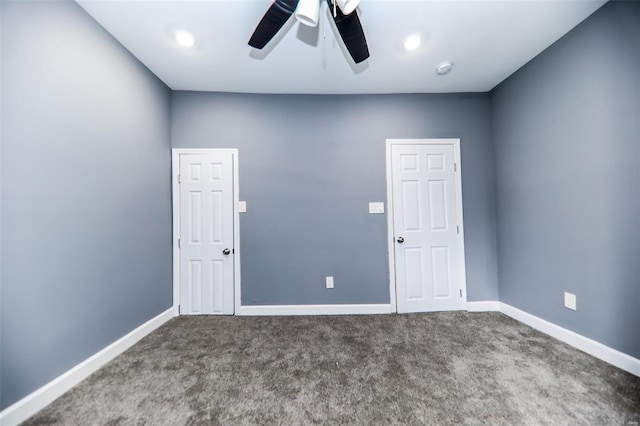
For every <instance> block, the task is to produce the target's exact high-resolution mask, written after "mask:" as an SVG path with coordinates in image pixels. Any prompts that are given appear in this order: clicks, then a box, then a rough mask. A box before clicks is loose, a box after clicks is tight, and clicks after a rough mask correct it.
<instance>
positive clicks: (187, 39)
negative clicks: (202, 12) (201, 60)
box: [176, 30, 194, 47]
mask: <svg viewBox="0 0 640 426" xmlns="http://www.w3.org/2000/svg"><path fill="white" fill-rule="evenodd" d="M176 41H177V42H178V44H180V45H181V46H184V47H192V46H193V43H194V40H193V36H192V35H191V34H189V33H188V32H186V31H182V30H180V31H176Z"/></svg>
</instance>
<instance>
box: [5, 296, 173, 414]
mask: <svg viewBox="0 0 640 426" xmlns="http://www.w3.org/2000/svg"><path fill="white" fill-rule="evenodd" d="M173 312H174V310H173V308H170V309H168V310H166V311H164V312H163V313H161V314H160V315H158V316H156V317H155V318H152V319H150V320H149V321H147V322H145V323H144V324H142V325H141V326H140V327H138V328H136V329H135V330H133V331H131V332H130V333H129V334H127V335H126V336H124V337H122V338H120V339H118V340H116V341H115V342H113V343H112V344H110V345H109V346H107V347H106V348H104V349H102V350H101V351H100V352H98V353H96V354H94V355H92V356H91V357H89V358H87V359H86V360H84V361H82V362H81V363H80V364H78V365H76V366H75V367H73V368H71V369H70V370H69V371H67V372H65V373H63V374H62V375H60V376H58V377H57V378H55V379H53V380H52V381H50V382H49V383H47V384H46V385H44V386H42V387H41V388H40V389H38V390H36V391H34V392H32V393H30V394H29V395H27V396H25V397H24V398H22V399H21V400H19V401H18V402H16V403H14V404H13V405H10V406H9V407H7V408H5V409H4V410H2V412H0V425H2V426H13V425H17V424H19V423H21V422H23V421H25V420H27V419H28V418H29V417H31V416H33V415H34V414H36V413H37V412H38V411H40V410H42V409H43V408H44V407H46V406H47V405H49V404H50V403H52V402H53V401H54V400H55V399H56V398H58V397H60V396H61V395H62V394H64V393H65V392H66V391H68V390H69V389H71V388H72V387H74V386H75V385H77V384H78V383H80V382H81V381H83V380H84V379H86V378H87V377H89V376H90V375H91V374H92V373H94V372H95V371H97V370H98V369H99V368H100V367H102V366H103V365H105V364H106V363H108V362H109V361H111V360H112V359H114V358H115V357H116V356H118V355H120V354H121V353H122V352H124V351H125V350H127V349H129V348H130V347H131V346H133V345H134V344H135V343H137V342H138V341H139V340H140V339H142V338H143V337H144V336H146V335H147V334H149V333H151V332H152V331H153V330H155V329H157V328H158V327H160V326H161V325H162V324H164V323H165V322H167V321H169V320H170V319H171V318H173V317H174V314H173Z"/></svg>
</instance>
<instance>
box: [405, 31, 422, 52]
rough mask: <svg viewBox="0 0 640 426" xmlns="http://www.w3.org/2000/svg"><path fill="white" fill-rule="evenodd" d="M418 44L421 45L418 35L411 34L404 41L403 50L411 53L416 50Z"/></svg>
mask: <svg viewBox="0 0 640 426" xmlns="http://www.w3.org/2000/svg"><path fill="white" fill-rule="evenodd" d="M420 43H422V39H421V38H420V36H419V35H418V34H413V35H410V36H409V37H407V38H405V39H404V48H405V49H406V50H408V51H409V52H411V51H412V50H416V49H417V48H418V47H420Z"/></svg>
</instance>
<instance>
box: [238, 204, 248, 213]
mask: <svg viewBox="0 0 640 426" xmlns="http://www.w3.org/2000/svg"><path fill="white" fill-rule="evenodd" d="M246 212H247V202H246V201H238V213H246Z"/></svg>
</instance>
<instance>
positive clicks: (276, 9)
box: [249, 0, 299, 49]
mask: <svg viewBox="0 0 640 426" xmlns="http://www.w3.org/2000/svg"><path fill="white" fill-rule="evenodd" d="M298 1H299V0H275V1H274V2H273V3H272V4H271V6H270V7H269V9H268V10H267V12H266V13H265V14H264V16H263V17H262V19H261V20H260V23H259V24H258V26H257V27H256V29H255V31H254V32H253V34H252V35H251V39H250V40H249V46H251V47H255V48H256V49H262V48H263V47H265V46H266V45H267V43H269V41H271V39H272V38H273V36H275V35H276V33H277V32H278V31H279V30H280V28H282V26H283V25H284V24H285V22H287V21H288V20H289V18H291V15H293V12H295V10H296V7H297V6H298Z"/></svg>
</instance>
